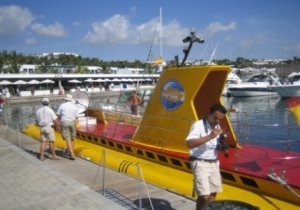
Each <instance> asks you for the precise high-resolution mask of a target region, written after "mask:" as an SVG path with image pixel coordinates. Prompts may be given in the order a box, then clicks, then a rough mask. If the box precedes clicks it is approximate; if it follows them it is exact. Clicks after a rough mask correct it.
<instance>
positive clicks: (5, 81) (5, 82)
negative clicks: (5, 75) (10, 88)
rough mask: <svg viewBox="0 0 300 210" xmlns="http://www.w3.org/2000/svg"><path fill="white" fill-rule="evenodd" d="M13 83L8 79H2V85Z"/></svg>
mask: <svg viewBox="0 0 300 210" xmlns="http://www.w3.org/2000/svg"><path fill="white" fill-rule="evenodd" d="M10 84H12V82H10V81H8V80H2V81H0V85H10Z"/></svg>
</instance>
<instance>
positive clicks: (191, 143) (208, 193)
mask: <svg viewBox="0 0 300 210" xmlns="http://www.w3.org/2000/svg"><path fill="white" fill-rule="evenodd" d="M226 113H227V110H226V108H225V107H223V106H222V105H221V104H215V105H213V106H211V107H210V109H209V113H208V115H207V117H206V118H205V119H203V120H199V121H196V122H195V123H194V124H193V125H192V127H191V130H190V133H189V134H188V136H187V138H186V141H187V146H188V148H189V149H190V159H191V168H192V171H193V174H194V189H195V190H196V192H197V194H198V199H197V202H196V209H197V210H204V209H206V207H207V205H208V204H209V202H211V201H214V200H215V198H216V195H217V193H218V192H221V191H222V180H221V174H220V168H219V161H218V156H217V144H218V138H219V137H220V135H222V134H223V130H222V129H221V127H220V125H219V123H220V122H221V121H222V120H223V118H224V117H225V115H226Z"/></svg>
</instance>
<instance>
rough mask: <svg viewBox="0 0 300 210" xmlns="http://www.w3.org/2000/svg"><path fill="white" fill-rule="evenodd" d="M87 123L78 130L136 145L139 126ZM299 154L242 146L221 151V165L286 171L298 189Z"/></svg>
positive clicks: (252, 172)
mask: <svg viewBox="0 0 300 210" xmlns="http://www.w3.org/2000/svg"><path fill="white" fill-rule="evenodd" d="M87 124H88V126H85V125H83V124H82V123H81V126H80V128H79V129H78V130H79V131H81V132H83V133H87V134H90V135H93V136H98V137H104V138H106V139H111V140H113V141H115V142H120V143H126V144H129V145H133V144H134V143H133V142H132V141H129V140H130V139H131V138H132V136H133V134H134V132H135V130H136V127H135V126H132V125H127V124H122V123H114V122H111V123H108V124H102V123H94V124H89V123H87ZM139 147H140V148H142V149H148V150H152V151H154V152H164V153H165V154H166V155H173V156H175V157H179V158H183V159H187V158H188V154H183V153H175V152H170V151H161V150H158V149H153V148H148V147H145V146H141V145H139ZM299 157H300V154H299V153H296V152H284V151H281V150H276V149H271V148H266V147H258V146H253V145H242V146H241V149H232V148H230V149H229V153H228V157H226V156H224V155H223V154H222V152H220V153H219V159H220V162H221V168H222V169H224V170H228V171H237V172H239V173H242V174H245V175H249V176H256V177H260V178H262V179H265V178H267V175H268V173H269V172H270V171H271V170H273V171H274V172H275V173H276V174H277V175H281V173H282V171H286V173H285V178H286V180H287V181H288V183H289V184H290V185H291V186H293V187H296V188H300V179H299V174H300V161H299V159H300V158H299Z"/></svg>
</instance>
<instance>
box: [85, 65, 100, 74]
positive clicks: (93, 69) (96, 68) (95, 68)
mask: <svg viewBox="0 0 300 210" xmlns="http://www.w3.org/2000/svg"><path fill="white" fill-rule="evenodd" d="M85 67H86V68H87V69H88V70H89V73H90V74H100V73H101V72H102V70H103V68H102V67H100V66H85Z"/></svg>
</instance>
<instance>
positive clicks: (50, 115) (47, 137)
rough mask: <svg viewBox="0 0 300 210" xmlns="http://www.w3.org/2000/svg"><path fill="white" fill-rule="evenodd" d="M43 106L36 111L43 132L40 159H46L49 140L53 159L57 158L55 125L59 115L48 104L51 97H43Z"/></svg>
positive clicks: (37, 121)
mask: <svg viewBox="0 0 300 210" xmlns="http://www.w3.org/2000/svg"><path fill="white" fill-rule="evenodd" d="M42 104H43V107H41V108H39V109H38V110H37V111H36V123H37V124H38V125H39V126H40V132H41V141H42V143H41V146H40V160H45V156H44V152H45V146H46V143H47V141H49V147H50V151H51V154H52V159H53V160H57V159H58V158H57V156H56V154H55V149H54V141H55V134H54V129H53V125H54V123H55V121H56V120H57V116H56V114H55V113H54V111H53V110H52V109H51V108H50V107H49V106H48V105H49V99H48V98H43V99H42Z"/></svg>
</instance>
